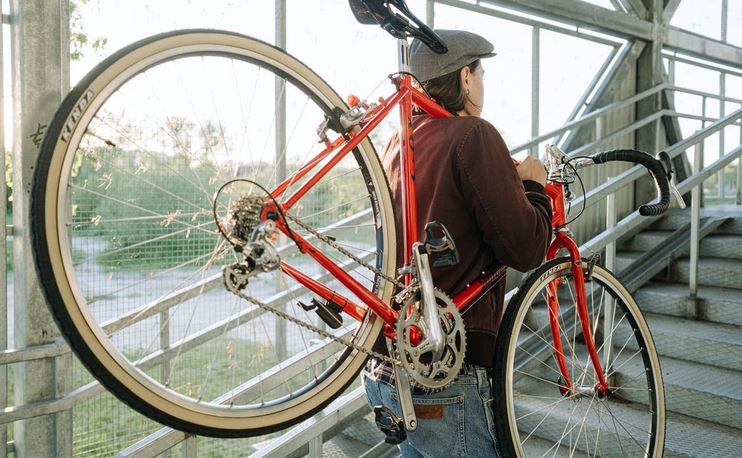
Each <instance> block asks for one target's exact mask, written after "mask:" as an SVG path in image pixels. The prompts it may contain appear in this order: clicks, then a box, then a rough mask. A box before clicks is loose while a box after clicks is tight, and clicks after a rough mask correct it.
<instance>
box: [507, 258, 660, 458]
mask: <svg viewBox="0 0 742 458" xmlns="http://www.w3.org/2000/svg"><path fill="white" fill-rule="evenodd" d="M570 269H571V267H570V262H569V261H568V260H564V259H560V260H555V261H552V262H550V263H548V264H547V265H545V266H543V267H542V268H541V269H540V270H538V271H537V272H535V273H534V274H533V275H532V276H531V277H529V279H530V280H529V281H527V282H526V284H525V286H524V287H523V288H522V289H521V290H520V291H519V293H518V296H517V297H516V298H514V304H517V305H516V306H515V307H516V308H513V310H512V313H510V314H509V316H506V318H505V322H506V323H505V325H504V327H503V331H502V332H506V333H507V334H508V336H502V340H501V342H505V341H507V347H506V350H505V351H506V353H505V354H504V360H503V361H502V368H501V370H500V374H501V376H502V381H501V382H500V383H499V384H498V385H499V392H498V393H497V394H499V395H500V396H501V397H502V398H501V399H500V400H499V401H496V402H498V403H499V404H500V405H501V406H502V408H503V410H504V411H505V412H506V415H504V416H503V417H505V419H501V421H500V422H499V423H498V425H499V426H498V429H499V431H500V437H502V438H503V440H504V441H506V442H507V444H505V446H506V447H508V446H509V447H512V449H511V453H512V454H514V455H517V456H534V455H548V456H564V455H572V454H574V453H580V454H587V455H588V456H603V455H611V456H613V455H618V456H640V455H646V456H661V455H662V450H663V447H664V433H665V426H664V390H663V387H662V378H661V371H660V367H659V360H658V357H657V354H656V351H655V349H654V344H653V342H652V339H651V335H650V334H649V329H648V328H647V325H646V322H645V321H644V319H643V317H642V316H641V314H640V312H639V309H638V307H637V306H636V303H635V302H634V300H633V299H632V298H631V296H630V294H629V293H628V291H627V290H626V289H625V288H624V287H623V286H622V285H621V284H620V282H619V281H618V280H617V279H616V278H615V277H614V276H613V275H612V274H610V272H607V271H606V270H604V269H603V268H601V267H600V266H595V267H594V268H593V270H592V273H591V275H590V276H589V277H588V279H587V280H586V292H587V300H588V311H589V312H590V316H591V323H595V322H596V320H595V319H594V318H595V317H601V318H600V319H599V320H597V322H598V327H597V328H593V329H594V330H598V333H597V336H596V347H597V348H598V355H599V358H600V360H601V365H604V364H605V361H606V360H605V358H606V353H605V348H608V347H610V348H612V350H611V353H610V356H608V358H609V359H608V360H609V361H611V362H610V364H609V368H608V370H607V372H606V373H607V376H608V380H609V385H610V386H611V388H612V389H613V390H614V391H613V393H612V394H610V395H609V396H608V397H607V398H603V399H601V398H600V396H599V393H598V392H597V390H592V391H590V388H594V386H595V383H596V382H597V379H596V377H595V375H594V371H593V370H592V365H591V363H590V362H589V359H588V356H587V352H586V349H585V348H584V345H582V344H581V343H580V340H581V332H580V331H579V324H578V320H577V318H576V317H575V316H574V313H570V312H569V310H568V305H569V303H570V302H571V301H573V297H574V293H573V292H570V291H569V290H570V289H571V290H573V289H574V285H572V283H571V270H570ZM557 278H567V279H568V280H569V281H567V282H565V285H566V289H567V290H568V291H566V292H561V293H559V294H560V301H559V302H560V319H559V322H560V327H561V328H562V329H568V330H570V331H569V332H564V331H563V332H562V337H563V338H562V341H563V347H564V352H565V356H566V362H567V366H568V371H569V374H570V377H571V378H572V380H573V382H575V383H576V384H577V385H579V386H581V387H582V388H583V389H585V395H583V396H565V395H563V394H562V393H561V392H560V390H559V385H562V386H563V380H562V378H561V374H560V372H559V370H558V368H557V365H556V362H555V358H554V356H553V354H554V352H555V350H554V346H553V343H552V340H551V334H550V331H549V326H548V315H545V313H546V309H545V306H544V305H543V303H545V296H544V293H543V291H544V289H545V288H546V285H548V284H549V282H551V281H553V280H554V279H557ZM591 293H592V295H591ZM607 298H612V299H613V303H614V304H615V309H614V313H613V314H612V315H613V318H615V320H613V322H612V324H609V326H610V328H611V329H612V332H610V333H609V332H606V328H605V327H602V326H603V325H604V324H605V321H606V319H605V317H606V316H607V314H605V304H606V303H607V302H608V301H606V300H605V299H607ZM540 309H542V310H540ZM538 312H540V313H538ZM601 314H602V315H601ZM544 318H546V321H544V320H543V319H544ZM601 333H602V334H601ZM608 335H611V336H612V339H611V340H609V339H608V338H607V336H608ZM535 342H538V345H536V344H535ZM583 342H584V340H583ZM608 342H610V345H606V343H608ZM503 345H504V343H503ZM501 348H502V347H501ZM537 348H541V353H538V352H537V351H536V350H535V349H537ZM526 361H527V362H526ZM496 383H497V381H496ZM573 418H574V420H573Z"/></svg>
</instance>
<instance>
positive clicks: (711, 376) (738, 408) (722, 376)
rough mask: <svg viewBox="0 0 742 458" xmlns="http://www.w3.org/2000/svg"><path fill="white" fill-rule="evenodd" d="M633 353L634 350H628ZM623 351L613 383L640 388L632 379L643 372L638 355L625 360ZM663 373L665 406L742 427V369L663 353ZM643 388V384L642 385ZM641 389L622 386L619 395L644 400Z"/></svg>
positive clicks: (704, 418)
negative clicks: (728, 367)
mask: <svg viewBox="0 0 742 458" xmlns="http://www.w3.org/2000/svg"><path fill="white" fill-rule="evenodd" d="M631 353H632V354H633V352H631ZM625 356H626V353H621V354H619V355H617V357H616V361H615V362H614V367H616V368H617V371H616V372H617V376H618V377H617V380H616V382H615V383H616V385H617V386H620V387H627V388H631V387H632V386H633V387H634V388H639V387H640V386H641V385H640V384H638V383H632V381H633V380H640V378H639V377H641V375H642V374H643V373H644V366H643V364H642V361H641V359H639V358H633V359H629V360H626V358H625ZM660 365H661V367H662V377H663V379H664V386H665V406H666V408H667V410H670V411H673V412H679V413H682V414H684V415H688V416H691V417H695V418H701V419H703V420H707V421H711V422H715V423H720V424H723V425H727V426H732V427H734V428H742V391H740V390H739V387H741V386H742V372H738V371H732V370H729V369H721V368H718V367H713V366H707V365H704V364H698V363H691V362H688V361H683V360H679V359H675V358H670V357H666V356H665V357H662V359H661V362H660ZM644 388H646V385H644ZM641 394H642V392H640V391H638V390H637V391H633V390H625V391H622V394H621V396H622V397H623V398H624V399H629V400H631V401H633V402H644V403H646V401H647V398H646V395H645V396H644V397H642V396H641Z"/></svg>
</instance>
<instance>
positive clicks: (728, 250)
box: [621, 230, 742, 260]
mask: <svg viewBox="0 0 742 458" xmlns="http://www.w3.org/2000/svg"><path fill="white" fill-rule="evenodd" d="M670 234H672V232H671V231H657V230H648V231H644V232H640V233H639V234H637V235H635V236H634V237H632V238H631V239H629V240H628V241H626V242H624V243H622V244H621V250H625V251H638V252H642V253H645V252H647V251H649V250H651V249H653V248H655V247H656V246H657V245H658V244H659V243H660V242H662V241H663V240H665V239H666V238H667V237H669V236H670ZM689 251H690V248H689V245H686V247H685V249H684V250H683V251H682V254H685V255H686V256H687V255H688V253H689ZM700 254H701V256H702V257H715V258H729V259H738V260H742V235H735V234H711V235H708V236H706V237H704V238H703V239H701V246H700Z"/></svg>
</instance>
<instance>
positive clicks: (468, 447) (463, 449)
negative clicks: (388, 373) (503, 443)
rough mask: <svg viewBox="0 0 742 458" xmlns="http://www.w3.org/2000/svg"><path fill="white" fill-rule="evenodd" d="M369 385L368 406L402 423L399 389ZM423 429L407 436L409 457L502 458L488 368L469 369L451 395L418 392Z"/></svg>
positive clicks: (449, 391) (416, 402)
mask: <svg viewBox="0 0 742 458" xmlns="http://www.w3.org/2000/svg"><path fill="white" fill-rule="evenodd" d="M363 384H364V387H365V389H366V395H367V396H368V403H369V405H370V406H371V407H372V408H373V407H374V406H377V405H383V406H386V407H388V408H389V409H391V410H392V411H393V412H394V413H395V415H397V416H398V417H400V418H401V417H402V415H401V410H400V407H399V400H398V397H397V389H396V388H395V387H394V386H393V385H390V384H389V383H387V382H385V381H377V380H373V379H372V378H370V377H369V376H368V375H367V374H366V373H365V372H364V374H363ZM412 402H413V404H414V405H415V414H416V416H417V429H416V430H415V431H408V432H407V440H406V441H404V442H402V443H401V444H400V445H399V450H400V452H401V453H402V456H404V457H405V458H408V457H426V458H428V457H429V458H438V457H499V456H502V452H500V447H499V445H498V444H497V439H496V436H495V419H494V412H493V410H492V387H491V384H490V380H489V377H488V376H487V372H486V370H485V369H484V368H481V367H476V366H464V367H463V368H462V369H461V373H460V374H459V376H458V377H457V378H456V380H454V382H453V383H452V384H451V385H450V386H449V387H448V388H446V389H445V390H443V391H439V392H436V393H423V392H421V391H420V390H417V389H415V390H413V393H412Z"/></svg>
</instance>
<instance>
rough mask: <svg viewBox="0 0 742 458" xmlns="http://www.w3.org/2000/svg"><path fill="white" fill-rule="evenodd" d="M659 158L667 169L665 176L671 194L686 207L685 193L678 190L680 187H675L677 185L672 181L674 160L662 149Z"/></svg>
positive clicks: (679, 204)
mask: <svg viewBox="0 0 742 458" xmlns="http://www.w3.org/2000/svg"><path fill="white" fill-rule="evenodd" d="M657 160H658V161H660V164H662V168H663V169H664V171H665V176H667V184H668V185H669V186H670V194H672V195H673V196H674V197H675V200H676V201H677V202H678V206H679V207H680V208H685V201H684V200H683V195H682V194H680V191H678V188H676V187H675V185H674V184H673V183H672V174H673V170H672V161H671V160H670V155H669V154H667V152H666V151H660V152H659V153H658V154H657Z"/></svg>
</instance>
